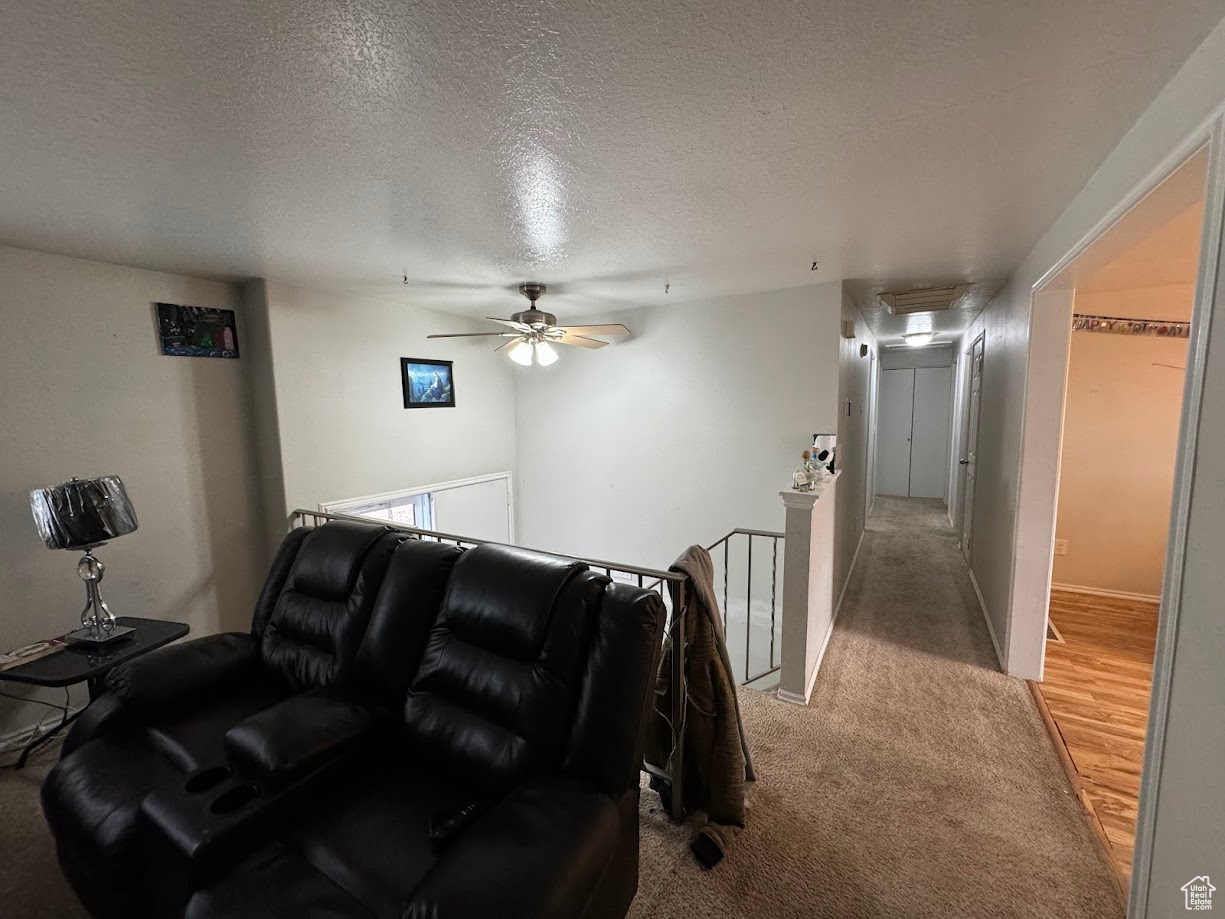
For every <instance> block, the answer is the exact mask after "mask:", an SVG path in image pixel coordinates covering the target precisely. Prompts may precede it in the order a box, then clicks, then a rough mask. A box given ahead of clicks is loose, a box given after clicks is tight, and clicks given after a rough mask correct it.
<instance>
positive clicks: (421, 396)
mask: <svg viewBox="0 0 1225 919" xmlns="http://www.w3.org/2000/svg"><path fill="white" fill-rule="evenodd" d="M451 363H452V362H451V361H429V360H424V359H422V358H419V357H402V358H400V381H401V382H402V383H403V384H404V407H405V408H455V376H454V374H453V373H452V368H451Z"/></svg>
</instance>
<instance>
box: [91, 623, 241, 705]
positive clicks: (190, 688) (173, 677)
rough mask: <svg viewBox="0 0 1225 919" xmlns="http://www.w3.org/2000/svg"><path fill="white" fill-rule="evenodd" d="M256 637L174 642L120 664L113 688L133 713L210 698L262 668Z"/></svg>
mask: <svg viewBox="0 0 1225 919" xmlns="http://www.w3.org/2000/svg"><path fill="white" fill-rule="evenodd" d="M258 662H259V648H258V646H257V644H256V641H255V639H254V638H253V637H252V636H250V635H246V634H243V633H241V632H226V633H223V634H221V635H208V636H206V637H204V638H197V639H194V640H192V641H185V642H182V643H181V644H176V645H168V646H166V647H165V648H159V649H158V650H156V651H151V652H149V653H148V654H145V655H142V656H140V657H138V658H135V659H134V660H130V661H128V662H127V663H125V664H120V665H119V666H118V667H116V668H115V669H114V670H112V671H111V672H110V673H109V674H107V677H106V685H107V688H109V689H110V690H111V692H113V693H114V694H115V695H116V696H117V697H118V698H119V699H120V700H121V701H122V702H123V704H124V705H125V706H126V707H127V708H128V709H129V710H130V711H132V712H133V713H135V714H139V715H146V716H147V715H153V714H158V713H160V712H163V711H166V710H167V709H170V708H178V707H180V706H182V705H183V704H185V703H190V702H192V701H194V700H196V699H199V698H202V697H204V696H205V695H206V694H208V693H211V692H212V691H214V690H215V689H218V688H221V687H224V686H225V685H226V684H227V683H228V682H230V681H231V680H233V679H234V678H235V677H238V676H240V675H242V674H244V673H246V672H247V671H248V670H250V669H252V668H254V667H256V666H257V664H258Z"/></svg>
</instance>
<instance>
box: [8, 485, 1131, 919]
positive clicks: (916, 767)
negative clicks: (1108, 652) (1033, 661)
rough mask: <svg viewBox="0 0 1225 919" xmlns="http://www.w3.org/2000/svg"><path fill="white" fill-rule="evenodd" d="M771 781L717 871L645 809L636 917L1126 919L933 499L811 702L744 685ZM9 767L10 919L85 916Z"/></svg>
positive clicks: (893, 522) (852, 607)
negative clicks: (997, 649) (1006, 671)
mask: <svg viewBox="0 0 1225 919" xmlns="http://www.w3.org/2000/svg"><path fill="white" fill-rule="evenodd" d="M742 705H743V707H744V716H745V721H746V723H747V727H748V733H749V739H750V741H751V742H752V744H753V753H754V757H755V761H756V763H757V768H758V772H759V774H760V780H759V781H758V782H757V783H756V785H755V786H753V787H752V788H751V791H750V793H749V805H750V810H749V825H748V828H747V829H746V830H745V831H744V832H743V833H742V834H740V837H739V838H738V839H737V840H736V842H735V845H734V848H733V849H732V850H731V853H730V854H729V855H728V857H727V858H726V859H725V860H724V862H723V863H722V864H721V865H719V866H718V867H717V868H716V869H715V870H713V871H709V872H707V871H702V870H701V869H700V868H698V866H697V864H696V862H694V860H693V858H692V856H691V855H690V854H689V850H688V841H689V837H690V833H689V830H688V829H687V828H685V827H681V826H675V825H673V824H672V823H670V822H669V821H668V819H667V817H666V816H665V815H664V813H663V811H662V810H661V809H660V807H659V799H658V797H656V796H655V795H654V794H653V793H650V792H648V793H646V794H644V796H643V807H642V819H643V835H642V868H641V884H640V888H639V894H638V898H637V900H636V901H635V903H634V906H633V908H632V910H631V914H630V915H631V916H632V917H633V919H672V917H704V916H720V917H738V919H767V917H768V919H775V917H791V916H796V917H801V916H813V917H830V919H852V917H853V919H871V917H882V919H885V917H887V919H898V917H907V919H911V917H913V919H924V917H931V919H961V917H992V919H1013V917H1016V919H1021V917H1034V919H1050V917H1056V916H1058V917H1060V919H1099V917H1101V919H1118V917H1120V916H1121V915H1122V906H1121V904H1120V903H1119V901H1118V898H1117V896H1116V894H1115V891H1114V887H1113V884H1112V883H1111V880H1110V875H1109V873H1108V868H1107V866H1106V864H1105V863H1104V862H1103V861H1102V859H1101V857H1100V856H1099V854H1098V849H1097V848H1096V844H1095V842H1094V840H1093V838H1092V837H1091V836H1090V833H1089V829H1088V827H1087V825H1086V823H1085V819H1084V817H1083V815H1082V814H1081V812H1080V809H1079V805H1078V804H1077V802H1076V799H1075V798H1074V797H1073V796H1072V793H1071V789H1070V787H1069V786H1068V784H1067V782H1066V781H1065V779H1064V776H1063V772H1062V771H1061V769H1060V766H1059V763H1058V761H1057V759H1056V757H1055V753H1054V750H1053V749H1052V747H1051V743H1050V741H1049V740H1048V738H1047V736H1046V734H1045V733H1044V729H1043V727H1042V723H1041V721H1040V720H1039V718H1038V715H1037V712H1036V711H1035V709H1034V706H1033V702H1032V701H1031V700H1030V697H1029V694H1028V691H1027V690H1026V688H1025V686H1024V685H1023V684H1022V683H1020V682H1017V681H1015V680H1011V679H1009V678H1007V677H1005V676H1003V675H1001V674H1000V673H999V672H998V667H997V666H996V660H995V653H994V651H993V650H992V647H991V640H990V638H989V637H988V635H987V631H986V627H985V626H984V624H983V620H982V615H981V613H980V612H979V610H978V606H977V602H976V600H975V598H974V593H973V588H972V587H971V586H970V582H969V578H968V577H967V575H966V573H965V566H964V564H963V563H962V561H961V558H960V555H959V553H958V550H957V546H956V539H955V537H954V536H953V534H952V531H951V530H950V528H949V525H948V521H947V520H946V519H945V518H944V509H943V507H942V506H941V505H940V503H939V502H938V501H920V500H907V499H897V498H879V499H878V500H877V505H876V513H875V514H874V515H873V516H872V518H871V519H870V520H869V525H868V533H867V535H866V536H865V538H864V543H863V548H862V549H861V551H860V555H859V563H858V567H857V569H856V571H855V574H854V577H853V579H852V583H851V586H850V587H849V588H848V590H847V595H846V599H845V601H844V604H843V609H842V613H841V616H840V618H839V619H838V625H837V629H836V631H835V634H834V637H833V639H832V640H831V642H830V646H829V650H828V652H827V653H826V657H825V662H824V664H823V666H822V669H821V673H820V675H819V676H818V678H817V684H816V689H815V691H814V693H813V698H812V704H811V705H810V706H808V707H807V708H802V707H799V706H794V705H787V704H785V703H782V702H778V701H776V700H775V699H773V698H772V697H770V696H768V695H763V694H761V693H757V692H753V691H751V690H744V691H742ZM53 757H54V751H52V752H51V753H44V754H41V755H40V756H39V758H38V760H37V761H36V763H35V764H34V766H32V767H31V768H29V769H28V770H27V771H25V772H23V773H14V772H12V771H10V770H5V771H4V772H0V853H3V857H2V858H0V915H2V916H4V917H5V919H76V917H83V916H84V912H83V910H82V909H81V908H80V906H79V905H78V904H77V903H76V901H75V899H74V898H73V896H72V893H71V892H70V891H69V889H68V887H67V885H66V884H65V883H64V881H63V879H62V878H61V876H60V873H59V869H58V866H57V864H56V861H55V856H54V852H53V849H52V845H51V839H50V836H49V834H48V833H47V830H46V827H45V825H44V823H43V821H42V815H41V813H40V811H39V807H38V795H37V788H38V781H39V780H40V778H41V776H42V775H43V774H44V773H45V772H46V769H47V768H48V766H49V763H50V762H51V761H52V760H53Z"/></svg>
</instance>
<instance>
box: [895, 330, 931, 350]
mask: <svg viewBox="0 0 1225 919" xmlns="http://www.w3.org/2000/svg"><path fill="white" fill-rule="evenodd" d="M935 337H936V333H935V332H910V333H908V334H906V335H903V336H902V338H903V339H905V341H906V344H908V345H910V347H912V348H922V347H923V346H924V345H930V344H931V343H932V339H933V338H935Z"/></svg>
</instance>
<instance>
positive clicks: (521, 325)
mask: <svg viewBox="0 0 1225 919" xmlns="http://www.w3.org/2000/svg"><path fill="white" fill-rule="evenodd" d="M485 318H486V319H488V320H489V321H490V322H500V323H502V325H508V326H510V327H511V328H512V329H518V330H519V331H520V332H530V331H532V327H531V326H530V325H528V324H527V323H526V322H516V321H515V320H513V319H495V318H494V317H493V316H486V317H485Z"/></svg>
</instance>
